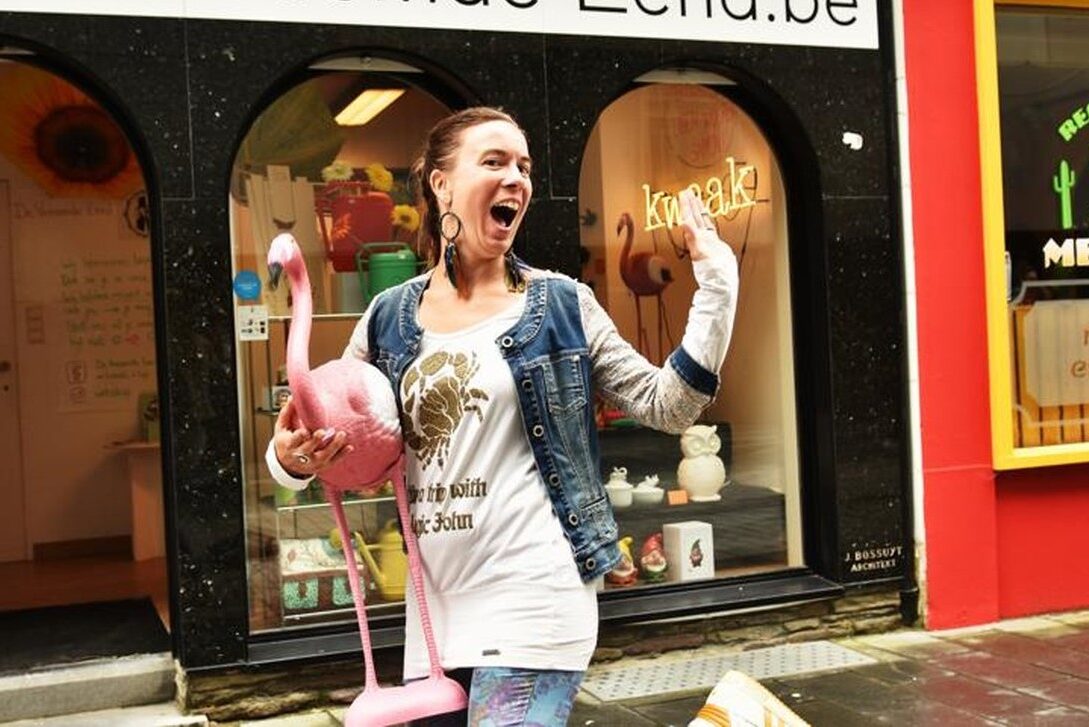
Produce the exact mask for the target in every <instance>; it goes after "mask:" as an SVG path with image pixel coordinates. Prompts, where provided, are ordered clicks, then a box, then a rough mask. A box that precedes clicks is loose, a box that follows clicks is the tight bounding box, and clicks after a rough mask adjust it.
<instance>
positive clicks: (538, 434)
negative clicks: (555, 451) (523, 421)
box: [533, 424, 544, 439]
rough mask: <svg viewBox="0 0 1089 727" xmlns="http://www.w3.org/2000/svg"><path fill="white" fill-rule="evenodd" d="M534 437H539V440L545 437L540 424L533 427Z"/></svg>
mask: <svg viewBox="0 0 1089 727" xmlns="http://www.w3.org/2000/svg"><path fill="white" fill-rule="evenodd" d="M533 436H535V437H537V438H538V439H540V438H541V437H543V436H544V427H542V426H541V425H540V424H534V425H533Z"/></svg>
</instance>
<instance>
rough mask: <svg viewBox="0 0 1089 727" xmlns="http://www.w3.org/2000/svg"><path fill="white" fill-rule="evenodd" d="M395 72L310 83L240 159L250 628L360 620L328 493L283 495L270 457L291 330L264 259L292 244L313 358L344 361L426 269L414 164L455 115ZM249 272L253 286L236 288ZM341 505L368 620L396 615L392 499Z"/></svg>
mask: <svg viewBox="0 0 1089 727" xmlns="http://www.w3.org/2000/svg"><path fill="white" fill-rule="evenodd" d="M390 65H391V67H392V68H395V69H396V71H395V72H389V73H379V72H373V71H375V70H376V69H379V70H380V66H381V63H379V62H373V63H371V64H370V66H369V67H370V68H371V70H372V72H368V73H356V72H344V71H329V72H320V73H315V74H314V76H313V77H312V78H310V79H309V80H307V81H305V82H303V83H301V84H300V85H298V86H296V87H295V88H293V89H291V90H289V91H288V92H287V93H285V94H284V95H283V96H281V97H280V98H279V99H277V100H276V101H274V102H273V103H272V104H271V105H270V106H269V107H268V109H266V110H265V112H264V113H262V114H261V115H260V116H259V117H258V118H257V120H256V121H255V122H254V124H253V127H252V128H251V129H250V132H249V134H248V135H247V136H246V138H245V139H244V140H243V142H242V144H241V146H240V148H239V152H238V155H237V157H236V160H235V170H234V176H233V179H232V185H231V198H230V210H231V223H232V243H233V249H234V265H235V279H236V285H235V290H236V292H237V293H238V295H239V302H240V303H245V304H246V305H244V306H243V305H240V306H239V314H240V315H242V314H243V310H245V311H246V315H248V316H250V317H254V316H256V317H260V316H261V315H263V316H265V319H266V321H267V322H266V324H265V327H264V328H258V329H256V330H254V329H253V327H252V326H251V327H250V329H251V330H249V331H248V332H247V335H246V336H244V337H243V338H244V339H249V340H242V341H241V342H240V344H239V349H238V356H239V371H240V372H241V376H240V384H241V391H240V392H239V396H240V409H241V411H242V432H243V442H242V448H243V453H244V479H245V490H246V522H247V552H248V563H249V594H250V628H251V630H252V631H254V632H261V631H267V630H273V629H280V628H284V627H291V626H299V625H305V624H309V623H317V622H322V621H329V620H334V621H341V620H349V619H351V618H352V616H353V614H354V610H353V604H352V596H351V591H350V589H349V587H348V579H347V573H346V563H345V559H344V556H343V553H342V550H341V538H340V536H339V533H338V532H337V529H336V526H335V523H334V520H333V514H332V511H331V508H330V506H329V503H328V502H327V501H326V498H325V496H324V494H323V491H322V487H321V485H320V484H319V483H317V482H314V483H312V484H311V485H310V486H309V487H308V488H306V489H305V490H303V491H301V492H294V491H292V490H289V489H286V488H283V487H280V486H278V485H277V484H276V483H275V482H274V481H273V480H272V478H271V476H270V475H269V472H268V470H267V468H266V465H265V463H264V457H263V455H264V450H265V446H266V445H267V443H268V441H269V439H270V437H271V435H272V430H273V425H274V423H275V421H276V416H277V414H278V413H279V410H280V408H281V407H282V406H283V403H284V401H285V397H286V396H287V395H288V393H289V390H288V387H287V371H286V343H287V337H288V331H289V329H290V326H291V308H290V307H289V305H288V302H289V295H290V293H289V290H288V286H286V285H282V286H279V287H278V288H277V289H275V290H272V289H270V286H269V280H268V266H267V265H266V259H267V255H268V249H269V245H270V244H271V243H272V241H273V239H274V238H275V237H276V236H277V235H278V234H279V233H281V232H290V233H291V235H292V236H293V237H294V238H295V239H296V241H297V242H298V243H299V247H300V249H301V252H302V256H303V259H304V260H305V266H306V272H307V276H308V277H309V280H310V283H311V297H312V300H313V316H312V318H311V323H312V327H311V335H310V349H309V350H310V360H311V361H312V362H314V363H315V364H317V363H321V362H324V361H328V360H330V359H333V358H337V357H339V356H340V354H341V352H342V351H343V350H344V345H345V342H346V341H347V340H348V338H349V335H350V333H351V331H352V329H353V328H354V326H355V324H356V321H357V320H358V318H359V314H360V313H361V312H362V311H363V310H364V308H365V307H366V305H367V303H368V302H369V301H370V299H371V298H373V297H374V296H375V295H377V294H378V293H379V292H381V291H382V290H385V289H386V288H388V287H391V286H393V285H396V284H397V283H399V282H401V281H403V280H406V279H408V278H410V277H412V276H414V275H415V274H416V273H417V271H418V270H420V269H421V268H422V265H423V263H422V261H421V260H419V259H418V258H417V256H416V254H415V252H414V250H413V246H412V245H411V241H413V240H414V239H415V233H416V229H417V227H418V225H419V217H418V215H417V213H416V210H415V208H414V207H413V206H412V205H411V193H410V191H409V190H408V189H407V188H406V179H407V170H408V167H409V165H410V164H411V161H412V158H413V155H414V154H415V152H416V151H417V149H418V147H419V145H420V144H421V143H422V141H423V135H424V134H425V133H426V131H427V129H429V128H430V127H431V126H432V124H433V123H434V122H435V121H436V120H437V119H439V118H441V117H442V116H444V115H446V114H447V113H448V112H449V109H448V108H447V107H446V106H445V105H443V104H442V103H440V102H438V101H437V100H436V99H435V98H433V97H432V96H431V95H430V94H428V93H427V92H426V91H424V90H422V89H420V88H418V87H417V86H415V85H414V84H413V81H414V80H415V77H416V76H419V75H420V74H418V73H415V74H414V73H412V72H410V71H406V70H405V67H404V66H402V65H400V64H390ZM357 102H358V103H357ZM363 102H366V103H363ZM353 105H354V106H356V107H358V106H360V105H362V106H365V107H366V108H368V109H369V112H368V113H370V117H369V118H368V117H367V116H366V115H363V116H360V115H355V116H354V117H353V118H346V117H345V115H344V114H343V113H342V112H346V111H350V110H351V108H350V107H352V106H353ZM376 110H377V113H375V112H376ZM242 278H245V279H246V280H247V281H254V280H255V281H256V284H254V283H253V282H249V284H248V285H246V286H244V288H243V287H242V286H240V285H239V284H238V281H239V280H241V279H242ZM243 295H244V296H245V297H243ZM251 304H256V305H251ZM344 509H345V512H346V515H347V519H348V527H349V529H350V531H351V533H352V536H353V541H354V545H355V555H356V558H357V562H359V563H360V564H361V565H360V566H359V569H360V579H361V583H362V586H363V588H364V589H365V591H366V596H367V605H368V611H369V613H371V614H372V615H377V614H382V613H387V614H388V613H400V612H402V610H403V598H404V590H405V578H406V564H405V560H404V557H403V553H402V549H401V536H400V533H399V531H398V529H397V527H396V523H397V509H396V504H395V502H394V498H393V492H392V490H391V489H389V488H388V487H387V488H385V489H383V490H379V491H377V492H375V493H372V494H369V495H366V496H363V495H351V496H348V497H346V498H345V500H344Z"/></svg>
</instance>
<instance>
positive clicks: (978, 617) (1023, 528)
mask: <svg viewBox="0 0 1089 727" xmlns="http://www.w3.org/2000/svg"><path fill="white" fill-rule="evenodd" d="M904 30H905V55H906V61H907V84H908V113H909V116H908V121H909V136H910V144H911V151H910V165H911V182H912V192H911V200H912V206H913V211H912V216H913V227H914V246H915V266H916V279H915V285H916V294H917V315H918V335H919V387H920V398H921V420H920V422H919V426H920V427H921V431H922V445H923V446H922V459H923V478H924V484H923V493H924V506H923V513H922V516H923V517H924V522H925V532H926V572H925V575H924V577H925V584H926V585H925V587H926V597H927V602H926V603H927V611H926V625H927V627H928V628H932V629H940V628H948V627H954V626H963V625H968V624H975V623H985V622H988V621H993V620H996V619H999V618H1006V617H1011V616H1022V615H1027V614H1033V613H1043V612H1047V611H1056V610H1064V609H1072V608H1085V607H1087V606H1089V556H1087V554H1089V465H1076V466H1068V467H1043V468H1034V469H1029V470H1022V471H1017V472H1003V473H998V474H997V475H996V473H995V472H994V470H993V469H992V467H991V453H990V446H991V444H990V404H989V397H988V390H987V355H988V351H987V335H986V331H987V328H986V320H985V297H984V279H983V246H982V219H981V202H980V178H979V141H978V120H977V116H976V82H975V68H974V62H973V58H974V55H975V49H974V30H973V16H972V3H971V2H955V3H950V2H948V1H947V0H904Z"/></svg>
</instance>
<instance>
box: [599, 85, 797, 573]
mask: <svg viewBox="0 0 1089 727" xmlns="http://www.w3.org/2000/svg"><path fill="white" fill-rule="evenodd" d="M730 88H731V86H730V85H729V84H728V83H726V82H725V79H723V84H722V85H716V86H700V85H691V84H684V83H676V84H674V83H654V84H648V85H642V86H639V87H637V88H636V89H635V90H633V91H631V92H629V93H627V94H625V95H624V96H622V97H621V98H619V99H617V100H616V101H615V102H613V103H612V104H611V105H609V107H608V108H606V109H605V111H604V112H603V113H602V114H601V117H600V118H599V120H598V122H597V124H596V126H595V128H594V130H593V132H592V134H591V137H590V140H589V143H588V145H587V147H586V150H585V155H584V157H583V162H582V171H581V177H580V185H579V209H580V210H582V214H581V221H582V224H581V227H580V230H581V244H582V260H583V267H582V272H581V276H582V278H583V280H584V281H585V282H587V283H588V284H589V285H590V286H591V287H592V288H593V290H594V293H595V295H596V296H597V298H598V300H599V301H600V302H601V304H602V305H603V306H604V307H605V308H606V309H607V310H608V311H609V314H610V316H611V317H612V318H613V320H614V321H615V322H616V324H617V328H618V330H619V331H620V333H621V335H623V336H624V337H625V338H627V339H628V341H629V342H630V343H631V344H632V345H633V346H635V347H636V348H637V349H638V350H639V351H640V352H641V353H642V354H643V355H644V356H646V357H647V358H648V359H650V360H651V361H653V362H655V363H659V364H660V363H662V362H663V361H664V360H665V359H666V358H667V357H668V356H669V353H670V352H671V350H672V349H673V348H674V347H675V346H677V345H679V344H680V341H681V337H682V336H683V334H684V327H685V322H686V319H687V314H688V309H689V305H690V303H691V300H692V295H693V292H694V291H695V288H696V282H695V279H694V277H693V275H692V268H691V262H690V261H689V260H688V259H687V255H686V253H685V251H684V245H683V241H682V237H681V231H680V229H679V227H678V226H677V214H676V207H675V202H674V200H675V197H676V195H677V194H678V192H679V191H680V190H682V189H684V188H685V187H689V186H691V187H692V188H693V189H698V190H699V193H700V195H701V197H702V198H703V199H704V200H705V201H706V203H707V204H708V207H709V209H710V212H711V214H712V215H713V217H714V220H715V224H716V226H717V228H718V231H719V234H720V236H721V237H722V238H723V239H725V240H727V241H729V243H730V245H731V247H732V248H733V249H734V251H735V253H736V255H737V257H738V260H739V261H740V274H741V291H740V298H739V303H738V312H737V318H736V324H735V329H734V334H733V340H732V343H731V348H730V352H729V354H728V356H727V358H726V362H725V364H724V366H723V368H722V371H721V372H720V376H721V382H722V384H721V387H720V389H719V393H718V396H717V397H716V399H715V400H714V401H713V402H712V404H711V405H710V406H709V407H708V408H707V409H706V410H705V411H704V413H703V415H702V417H701V419H700V421H699V423H698V426H697V427H696V428H694V429H692V430H690V431H689V432H687V433H686V434H685V435H684V436H682V437H678V436H672V435H667V434H662V433H659V432H655V431H652V430H649V429H644V428H641V427H639V426H637V425H636V424H635V423H634V422H633V421H632V420H630V419H628V417H627V416H626V414H625V413H624V412H622V411H613V410H609V409H608V408H605V407H604V405H600V406H599V412H598V424H599V428H600V429H599V432H600V440H601V446H602V455H603V463H602V464H603V471H602V477H603V479H605V480H611V479H613V478H614V477H615V478H616V479H621V478H622V477H623V478H626V479H627V480H628V482H629V484H631V485H633V486H634V489H633V490H631V492H630V493H627V492H625V491H624V489H623V488H621V487H612V488H610V487H608V486H607V488H606V489H607V491H611V497H612V499H613V500H614V509H615V511H616V514H617V520H618V522H619V526H620V534H621V537H622V539H623V540H622V542H626V543H627V544H628V546H629V548H630V551H631V554H632V556H633V559H634V561H635V562H636V566H637V571H638V572H637V573H634V574H624V573H617V572H614V573H613V574H611V575H610V577H609V578H607V579H606V580H607V585H606V587H607V588H621V587H628V586H635V587H639V586H649V585H654V584H655V583H657V582H658V579H657V578H656V574H655V573H654V572H653V571H654V570H655V569H654V567H653V565H654V560H655V558H654V556H653V555H652V556H651V558H650V565H651V567H649V568H646V569H641V570H640V569H639V568H638V564H639V561H640V558H641V556H643V555H647V554H651V552H652V551H653V550H654V541H653V540H651V539H652V538H653V536H654V535H655V534H656V533H663V534H664V536H665V537H664V539H665V540H668V541H670V542H667V543H666V546H667V547H666V552H665V557H666V561H667V562H668V570H667V572H666V576H665V579H666V580H672V579H676V578H680V579H687V578H690V577H707V576H711V577H717V578H723V577H731V576H740V575H745V574H750V573H754V572H761V571H767V570H775V569H781V568H784V567H787V566H796V565H802V546H801V520H800V514H799V472H798V453H797V447H798V446H797V414H796V411H795V399H794V368H793V367H794V363H793V362H794V358H793V342H792V335H791V303H790V279H789V265H788V245H787V232H786V228H787V226H786V205H785V201H784V192H783V187H782V181H781V177H780V170H779V166H778V162H777V160H776V157H775V154H774V151H773V150H772V149H771V147H770V146H769V144H768V141H767V140H766V139H765V138H764V136H763V134H762V133H761V131H760V129H759V128H758V127H757V125H756V124H755V123H754V122H753V120H752V119H751V118H750V117H749V116H748V115H747V114H746V113H745V111H743V110H742V109H741V108H740V107H739V106H738V105H737V104H735V103H734V102H732V101H731V100H730V98H729V91H730ZM662 270H667V271H668V273H667V274H665V275H663V274H662V273H661V271H662ZM706 452H712V453H713V454H711V455H708V454H706ZM715 452H717V454H714V453H715ZM709 456H710V457H717V458H718V459H719V460H721V462H722V463H723V469H724V470H725V474H726V478H727V479H726V484H725V486H724V487H721V488H718V487H716V486H715V485H714V484H712V485H710V486H709V487H708V486H706V485H702V486H701V484H700V479H701V478H700V477H699V476H698V474H693V475H692V476H689V475H688V473H687V472H685V473H684V474H681V475H680V476H679V472H680V471H683V470H688V469H691V470H692V471H693V472H694V473H695V472H697V471H698V470H702V469H705V467H704V465H703V464H700V463H699V462H700V461H701V460H706V459H707V458H708V457H709ZM617 468H619V471H618V469H617ZM706 469H709V470H711V471H712V472H713V471H714V470H716V469H718V468H717V465H714V464H712V465H710V466H708V467H706ZM654 482H656V484H657V487H658V488H661V490H664V492H663V493H662V494H661V495H660V496H661V497H662V499H661V500H658V499H657V497H658V496H659V495H657V494H656V493H653V492H650V493H640V489H641V488H640V485H641V484H642V485H643V487H644V488H647V489H650V488H649V487H648V485H649V484H651V483H654ZM682 485H683V487H682ZM632 495H633V497H632ZM685 498H686V500H687V501H685ZM675 537H676V538H677V540H676V541H674V538H675ZM671 543H672V544H671ZM712 555H713V559H712V558H710V557H708V561H710V560H713V569H711V570H708V569H707V568H706V563H705V564H704V567H702V568H699V567H696V568H693V567H692V566H693V563H694V562H697V561H700V559H701V558H702V557H707V556H712Z"/></svg>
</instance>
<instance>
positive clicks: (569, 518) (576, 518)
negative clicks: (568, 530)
mask: <svg viewBox="0 0 1089 727" xmlns="http://www.w3.org/2000/svg"><path fill="white" fill-rule="evenodd" d="M567 522H569V523H571V524H572V525H578V524H579V516H578V515H576V514H575V513H571V514H570V515H568V516H567Z"/></svg>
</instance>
